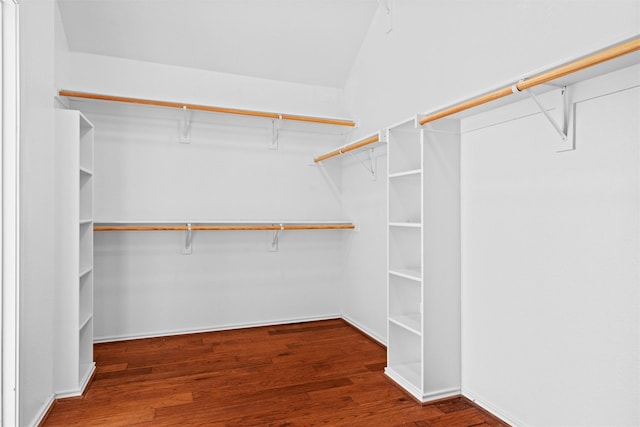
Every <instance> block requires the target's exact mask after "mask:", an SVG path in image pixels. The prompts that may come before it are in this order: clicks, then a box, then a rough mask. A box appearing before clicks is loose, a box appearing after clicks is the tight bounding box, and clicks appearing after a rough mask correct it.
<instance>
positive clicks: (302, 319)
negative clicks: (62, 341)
mask: <svg viewBox="0 0 640 427" xmlns="http://www.w3.org/2000/svg"><path fill="white" fill-rule="evenodd" d="M340 318H342V316H341V315H340V314H338V313H336V314H327V315H323V316H311V317H297V318H291V319H279V320H270V321H267V322H256V323H239V324H231V325H221V326H214V327H204V328H193V329H173V330H165V331H154V332H148V333H141V334H128V335H113V336H105V337H94V339H93V342H94V343H96V344H97V343H103V342H115V341H126V340H136V339H144V338H157V337H166V336H170V335H186V334H197V333H200V332H216V331H229V330H232V329H243V328H258V327H262V326H275V325H286V324H290V323H301V322H314V321H317V320H330V319H340Z"/></svg>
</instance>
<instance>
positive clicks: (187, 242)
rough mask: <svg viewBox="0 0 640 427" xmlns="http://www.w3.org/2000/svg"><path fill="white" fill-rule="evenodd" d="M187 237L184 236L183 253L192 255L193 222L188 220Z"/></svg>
mask: <svg viewBox="0 0 640 427" xmlns="http://www.w3.org/2000/svg"><path fill="white" fill-rule="evenodd" d="M185 233H186V234H185V238H184V246H183V247H182V254H183V255H191V253H192V252H193V246H192V243H193V230H192V229H191V223H190V222H188V223H187V230H186V232H185Z"/></svg>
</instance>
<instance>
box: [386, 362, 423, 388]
mask: <svg viewBox="0 0 640 427" xmlns="http://www.w3.org/2000/svg"><path fill="white" fill-rule="evenodd" d="M391 369H393V371H395V373H396V374H397V375H399V376H400V377H401V378H403V379H404V380H405V381H407V382H408V383H410V384H412V385H413V386H414V387H416V388H418V389H419V388H420V376H421V375H422V371H421V367H420V363H419V362H415V363H403V364H398V365H393V366H391Z"/></svg>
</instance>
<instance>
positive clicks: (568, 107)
mask: <svg viewBox="0 0 640 427" xmlns="http://www.w3.org/2000/svg"><path fill="white" fill-rule="evenodd" d="M552 86H553V85H552ZM555 87H558V86H555ZM559 89H560V101H559V102H558V110H559V111H560V113H559V118H560V123H558V120H556V119H555V118H554V117H553V116H552V115H551V114H550V113H549V111H548V110H547V109H546V108H545V107H544V105H542V102H541V101H540V99H539V98H538V97H537V96H536V94H535V93H533V91H532V90H531V89H525V90H524V91H523V92H524V93H526V94H527V95H528V96H529V98H531V99H532V100H533V102H535V104H536V105H537V106H538V108H539V109H540V111H541V112H542V113H543V114H544V116H545V117H546V119H547V120H548V121H549V123H550V124H551V126H553V128H554V129H555V131H556V132H557V133H558V135H559V136H560V139H561V141H559V142H558V144H557V146H556V151H557V152H561V151H571V150H574V149H575V141H574V135H573V132H572V127H573V122H574V115H575V106H574V105H573V104H572V103H571V100H570V98H569V90H568V88H567V87H566V86H561V87H559ZM511 90H512V91H513V93H517V92H520V90H519V89H518V87H517V85H513V86H512V87H511ZM556 116H558V115H556Z"/></svg>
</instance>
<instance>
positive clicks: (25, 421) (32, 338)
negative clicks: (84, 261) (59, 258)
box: [19, 0, 55, 425]
mask: <svg viewBox="0 0 640 427" xmlns="http://www.w3.org/2000/svg"><path fill="white" fill-rule="evenodd" d="M54 14H55V3H54V2H50V1H36V0H27V1H23V2H20V37H21V52H20V55H21V63H20V65H21V109H20V114H21V117H20V132H21V137H20V167H21V171H20V180H21V183H20V184H21V186H20V221H21V236H20V245H21V265H20V275H21V280H20V288H21V289H20V338H19V339H20V344H19V346H20V349H19V356H20V371H19V372H20V379H19V381H20V386H19V394H20V397H19V399H20V425H32V424H33V423H34V422H36V421H37V419H38V417H40V416H41V415H43V411H44V410H46V408H47V406H48V404H49V403H50V402H51V399H52V397H53V326H52V325H53V296H54V287H53V284H54V283H53V278H54V268H55V266H54V262H53V258H54V222H53V216H52V215H51V212H53V211H54V203H55V202H54V197H53V192H54V187H53V177H54V169H53V163H54V162H53V159H54V156H53V155H54V152H53V147H54V141H53V135H54V122H53V105H54V98H53V95H54V93H53V87H54V41H53V36H54Z"/></svg>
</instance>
